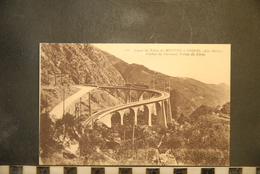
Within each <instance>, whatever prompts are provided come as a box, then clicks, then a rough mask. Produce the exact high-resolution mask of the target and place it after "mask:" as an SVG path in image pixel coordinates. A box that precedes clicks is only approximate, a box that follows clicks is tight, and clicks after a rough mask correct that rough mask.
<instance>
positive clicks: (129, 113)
mask: <svg viewBox="0 0 260 174" xmlns="http://www.w3.org/2000/svg"><path fill="white" fill-rule="evenodd" d="M99 88H100V89H103V90H106V91H107V92H109V93H110V94H112V95H114V96H115V95H120V92H117V90H121V91H123V92H124V94H125V95H124V98H125V104H122V105H119V106H113V107H110V108H107V109H104V110H101V111H99V112H97V113H95V114H93V115H92V116H91V117H90V118H88V119H87V120H86V121H85V122H84V124H83V126H84V129H85V128H86V127H91V124H92V122H93V121H96V120H99V121H100V122H102V123H104V124H106V125H107V126H108V127H113V126H117V125H138V124H145V125H148V126H152V125H160V126H164V127H168V126H169V125H170V124H171V123H172V114H171V104H170V94H169V93H168V92H163V91H158V90H152V89H139V88H127V87H108V86H103V87H99ZM132 91H135V94H136V96H135V99H133V97H132V96H131V95H133V94H131V92H132ZM121 94H122V92H121Z"/></svg>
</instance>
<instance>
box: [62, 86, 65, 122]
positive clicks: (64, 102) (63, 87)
mask: <svg viewBox="0 0 260 174" xmlns="http://www.w3.org/2000/svg"><path fill="white" fill-rule="evenodd" d="M62 86H63V114H62V115H63V117H64V114H65V85H64V84H62Z"/></svg>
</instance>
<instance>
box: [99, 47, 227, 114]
mask: <svg viewBox="0 0 260 174" xmlns="http://www.w3.org/2000/svg"><path fill="white" fill-rule="evenodd" d="M104 55H106V57H107V58H108V60H109V61H110V63H111V64H112V65H113V66H114V67H115V68H116V69H117V70H118V71H119V72H120V73H121V74H122V76H123V78H124V79H125V81H128V82H129V83H132V82H143V83H147V84H149V86H150V88H156V89H159V90H167V91H168V90H170V91H171V104H172V110H173V113H179V114H181V113H184V114H187V115H189V114H190V113H192V112H193V111H194V110H195V109H196V108H198V107H199V106H201V105H208V106H212V107H216V106H217V105H223V104H225V103H227V102H229V101H230V87H229V86H228V85H226V84H224V83H222V84H219V85H217V84H206V83H202V82H200V81H198V80H195V79H192V78H181V77H171V76H168V75H165V74H162V73H160V72H156V71H153V70H150V69H148V68H147V67H145V66H143V65H138V64H128V63H126V62H124V61H122V60H121V59H119V58H117V57H115V56H113V55H111V54H109V53H107V52H104ZM173 68H174V65H173Z"/></svg>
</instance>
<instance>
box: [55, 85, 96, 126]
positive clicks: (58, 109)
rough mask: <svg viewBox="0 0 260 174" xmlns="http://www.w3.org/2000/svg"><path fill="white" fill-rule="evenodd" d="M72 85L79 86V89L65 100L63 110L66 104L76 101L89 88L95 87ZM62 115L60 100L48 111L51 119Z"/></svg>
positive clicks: (89, 89) (56, 118) (88, 90)
mask: <svg viewBox="0 0 260 174" xmlns="http://www.w3.org/2000/svg"><path fill="white" fill-rule="evenodd" d="M73 87H76V88H79V89H80V90H79V91H78V92H77V93H75V94H73V95H72V96H70V97H68V98H67V99H66V100H65V110H66V108H67V107H68V106H70V105H71V104H73V103H74V102H76V101H77V100H78V99H79V98H80V97H82V96H83V95H85V94H87V93H88V92H90V91H91V90H93V89H95V87H90V86H73ZM62 115H63V101H62V102H60V103H59V104H58V105H56V106H55V107H54V108H53V109H52V110H51V111H50V118H51V119H52V121H55V120H58V119H61V118H62Z"/></svg>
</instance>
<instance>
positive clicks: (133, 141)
mask: <svg viewBox="0 0 260 174" xmlns="http://www.w3.org/2000/svg"><path fill="white" fill-rule="evenodd" d="M134 144H135V121H134V123H133V135H132V157H133V158H134Z"/></svg>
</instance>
